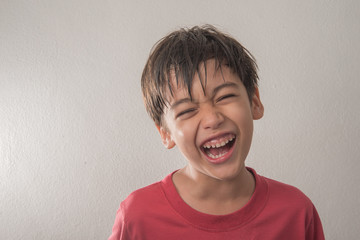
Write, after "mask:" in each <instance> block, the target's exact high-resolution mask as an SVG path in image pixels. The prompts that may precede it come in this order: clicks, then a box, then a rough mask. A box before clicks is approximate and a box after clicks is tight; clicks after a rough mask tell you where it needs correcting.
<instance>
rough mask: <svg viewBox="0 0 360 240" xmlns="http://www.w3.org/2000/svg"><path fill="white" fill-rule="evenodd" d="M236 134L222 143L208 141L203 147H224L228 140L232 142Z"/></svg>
mask: <svg viewBox="0 0 360 240" xmlns="http://www.w3.org/2000/svg"><path fill="white" fill-rule="evenodd" d="M234 138H235V136H232V137H231V138H230V139H226V140H223V141H221V142H220V143H216V144H211V143H207V144H205V145H204V146H203V147H204V148H218V147H222V146H225V145H226V144H227V143H228V142H231V141H232V140H234Z"/></svg>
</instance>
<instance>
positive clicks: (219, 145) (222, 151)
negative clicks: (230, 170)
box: [202, 134, 236, 160]
mask: <svg viewBox="0 0 360 240" xmlns="http://www.w3.org/2000/svg"><path fill="white" fill-rule="evenodd" d="M235 139H236V137H235V135H234V134H228V135H226V136H223V137H220V138H218V139H213V140H210V141H208V142H206V143H205V144H203V145H202V151H203V153H204V154H205V155H206V156H207V157H208V158H209V159H212V160H216V159H219V158H221V157H223V156H225V155H226V154H227V153H229V151H230V150H231V148H232V147H233V145H234V143H235Z"/></svg>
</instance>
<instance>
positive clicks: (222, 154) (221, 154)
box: [207, 153, 226, 158]
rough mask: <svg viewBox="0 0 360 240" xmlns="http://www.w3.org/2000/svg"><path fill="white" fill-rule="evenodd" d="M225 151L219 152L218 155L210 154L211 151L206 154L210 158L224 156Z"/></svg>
mask: <svg viewBox="0 0 360 240" xmlns="http://www.w3.org/2000/svg"><path fill="white" fill-rule="evenodd" d="M225 154H226V153H220V154H219V155H212V154H211V153H208V154H207V155H208V156H209V157H211V158H219V157H222V156H224V155H225Z"/></svg>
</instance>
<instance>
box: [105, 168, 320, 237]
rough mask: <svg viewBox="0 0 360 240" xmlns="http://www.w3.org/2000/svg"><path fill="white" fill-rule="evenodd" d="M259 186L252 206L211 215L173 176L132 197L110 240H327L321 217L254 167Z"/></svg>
mask: <svg viewBox="0 0 360 240" xmlns="http://www.w3.org/2000/svg"><path fill="white" fill-rule="evenodd" d="M248 169H249V170H250V171H251V172H252V174H253V175H254V177H255V182H256V187H255V191H254V193H253V196H252V197H251V199H250V200H249V202H248V203H247V204H246V205H245V206H244V207H242V208H241V209H240V210H238V211H236V212H234V213H231V214H227V215H209V214H204V213H201V212H198V211H196V210H194V209H193V208H191V207H190V206H189V205H187V204H186V203H185V202H184V201H183V200H182V199H181V197H180V195H179V194H178V193H177V191H176V189H175V186H174V184H173V182H172V174H169V175H168V176H166V177H165V178H164V179H163V180H162V181H160V182H157V183H154V184H152V185H150V186H147V187H145V188H142V189H139V190H136V191H135V192H133V193H131V194H130V195H129V196H128V197H127V198H126V199H125V200H124V201H123V202H122V203H121V204H120V208H119V210H118V212H117V215H116V219H115V224H114V227H113V230H112V234H111V236H110V238H109V240H115V239H122V240H128V239H131V240H137V239H141V240H146V239H156V240H162V239H164V240H165V239H166V240H170V239H171V240H176V239H179V240H180V239H181V240H190V239H196V240H202V239H204V240H220V239H221V240H224V239H261V240H264V239H265V240H268V239H269V240H270V239H271V240H272V239H276V240H281V239H286V240H289V239H291V240H297V239H302V240H305V239H306V240H312V239H317V240H323V239H324V234H323V230H322V226H321V222H320V218H319V216H318V213H317V211H316V209H315V207H314V205H313V204H312V202H311V201H310V199H309V198H307V197H306V196H305V195H304V194H303V193H302V192H301V191H300V190H298V189H297V188H295V187H292V186H289V185H286V184H283V183H280V182H277V181H274V180H271V179H268V178H265V177H262V176H260V175H258V174H257V173H256V172H255V170H253V169H250V168H248Z"/></svg>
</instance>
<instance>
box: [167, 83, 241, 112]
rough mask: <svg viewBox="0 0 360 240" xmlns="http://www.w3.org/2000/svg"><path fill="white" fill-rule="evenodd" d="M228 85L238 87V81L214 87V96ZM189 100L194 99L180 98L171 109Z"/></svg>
mask: <svg viewBox="0 0 360 240" xmlns="http://www.w3.org/2000/svg"><path fill="white" fill-rule="evenodd" d="M228 87H231V88H238V85H237V84H236V83H232V82H227V83H224V84H221V85H219V86H217V87H216V88H214V90H213V92H212V97H213V96H215V95H216V93H217V92H219V91H220V90H221V89H223V88H228ZM188 102H192V100H191V99H190V98H189V97H187V98H182V99H180V100H179V101H176V102H175V103H174V104H172V105H171V106H170V109H174V108H176V107H177V106H179V105H180V104H183V103H188Z"/></svg>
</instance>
